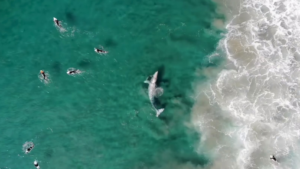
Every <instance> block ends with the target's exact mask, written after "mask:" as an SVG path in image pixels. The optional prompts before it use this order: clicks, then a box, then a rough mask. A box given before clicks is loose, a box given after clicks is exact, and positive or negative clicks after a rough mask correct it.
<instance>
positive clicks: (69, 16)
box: [65, 11, 76, 23]
mask: <svg viewBox="0 0 300 169" xmlns="http://www.w3.org/2000/svg"><path fill="white" fill-rule="evenodd" d="M65 15H66V19H67V22H68V23H75V22H76V19H75V16H74V14H73V13H72V12H69V11H68V12H66V13H65Z"/></svg>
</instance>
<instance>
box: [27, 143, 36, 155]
mask: <svg viewBox="0 0 300 169" xmlns="http://www.w3.org/2000/svg"><path fill="white" fill-rule="evenodd" d="M33 147H34V144H32V146H30V147H28V148H27V149H26V151H25V154H28V153H30V151H31V150H32V149H33Z"/></svg>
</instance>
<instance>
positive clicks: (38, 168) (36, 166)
mask: <svg viewBox="0 0 300 169" xmlns="http://www.w3.org/2000/svg"><path fill="white" fill-rule="evenodd" d="M33 164H34V166H35V168H37V169H40V166H39V163H38V162H37V161H36V160H35V161H34V162H33Z"/></svg>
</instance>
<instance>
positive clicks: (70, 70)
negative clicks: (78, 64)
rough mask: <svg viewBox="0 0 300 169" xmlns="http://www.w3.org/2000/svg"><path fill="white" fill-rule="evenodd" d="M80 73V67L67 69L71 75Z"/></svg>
mask: <svg viewBox="0 0 300 169" xmlns="http://www.w3.org/2000/svg"><path fill="white" fill-rule="evenodd" d="M78 73H80V70H78V69H69V70H68V71H67V74H69V75H72V74H78Z"/></svg>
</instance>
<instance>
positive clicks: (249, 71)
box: [192, 0, 300, 169]
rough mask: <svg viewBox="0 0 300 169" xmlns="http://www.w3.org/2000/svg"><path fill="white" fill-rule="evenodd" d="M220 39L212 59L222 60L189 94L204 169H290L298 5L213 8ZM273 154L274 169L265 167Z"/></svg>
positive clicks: (296, 132) (251, 3)
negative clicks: (220, 19)
mask: <svg viewBox="0 0 300 169" xmlns="http://www.w3.org/2000/svg"><path fill="white" fill-rule="evenodd" d="M217 3H218V4H219V10H220V11H223V12H224V15H225V16H226V18H227V19H226V35H225V36H224V38H222V40H220V42H219V46H218V49H217V50H216V52H215V53H214V54H212V56H214V57H215V56H217V57H225V58H227V59H226V61H225V62H224V68H221V71H220V72H218V71H211V74H212V75H213V76H214V77H215V78H214V80H213V79H211V80H210V81H209V82H207V84H206V85H204V84H199V85H198V87H197V89H196V91H198V92H196V91H195V93H198V94H197V98H198V100H197V102H196V103H195V104H194V107H193V115H192V121H193V122H194V125H195V127H196V128H197V129H198V131H199V132H200V133H201V141H200V142H199V147H200V148H202V149H203V150H204V149H205V151H203V153H205V154H206V155H207V156H210V160H211V163H210V164H209V165H207V166H206V167H205V168H209V169H219V168H223V169H227V168H228V169H233V168H234V169H258V168H259V169H268V168H273V169H298V168H299V167H300V163H299V158H300V154H299V150H300V144H299V143H300V139H299V138H300V126H299V124H300V123H299V122H300V107H299V103H300V102H299V101H300V93H299V91H300V90H299V89H300V88H299V86H300V79H299V73H300V72H299V71H300V69H299V68H300V60H299V59H300V57H299V56H300V51H299V45H300V41H299V39H300V33H299V30H300V29H299V28H300V20H299V18H300V17H299V16H300V12H299V7H300V3H299V1H298V0H288V1H283V0H265V1H261V0H226V1H217ZM271 154H273V155H275V157H276V158H277V160H278V162H274V161H272V160H270V159H269V157H270V155H271Z"/></svg>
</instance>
